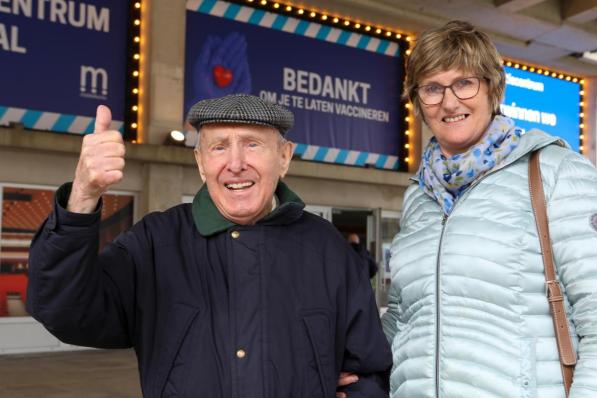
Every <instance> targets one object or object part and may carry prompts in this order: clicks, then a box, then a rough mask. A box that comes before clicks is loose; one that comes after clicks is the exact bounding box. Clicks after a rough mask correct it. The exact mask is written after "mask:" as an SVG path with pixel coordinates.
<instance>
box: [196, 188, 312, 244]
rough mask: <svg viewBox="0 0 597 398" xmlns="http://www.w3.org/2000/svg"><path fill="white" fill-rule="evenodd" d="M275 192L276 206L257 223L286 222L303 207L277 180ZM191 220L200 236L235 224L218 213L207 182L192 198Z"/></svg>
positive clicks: (301, 202)
mask: <svg viewBox="0 0 597 398" xmlns="http://www.w3.org/2000/svg"><path fill="white" fill-rule="evenodd" d="M275 194H276V196H277V198H278V202H279V204H278V206H277V207H276V209H275V210H274V211H273V212H271V213H269V214H268V215H267V216H265V217H263V218H262V219H261V220H259V221H258V222H257V223H258V224H286V223H288V222H291V221H293V220H294V219H296V218H298V216H300V213H301V212H302V209H303V207H305V204H304V203H303V201H302V200H301V198H299V197H298V195H297V194H295V193H294V192H292V191H291V190H290V188H288V186H287V185H286V184H284V183H283V182H282V181H280V182H278V186H277V187H276V192H275ZM193 221H194V222H195V227H196V228H197V230H198V231H199V233H200V234H201V235H202V236H210V235H214V234H216V233H218V232H222V231H225V230H227V229H228V228H230V227H232V226H234V225H236V224H235V223H233V222H232V221H230V220H228V219H227V218H224V216H222V214H220V211H219V210H218V208H217V207H216V205H215V204H214V202H213V200H212V199H211V196H209V192H208V190H207V184H203V186H202V187H201V189H199V192H197V194H196V195H195V199H193Z"/></svg>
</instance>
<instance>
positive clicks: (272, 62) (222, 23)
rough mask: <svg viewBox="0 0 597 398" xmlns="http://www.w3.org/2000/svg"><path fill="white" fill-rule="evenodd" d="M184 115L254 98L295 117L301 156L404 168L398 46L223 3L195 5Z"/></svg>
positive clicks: (198, 0)
mask: <svg viewBox="0 0 597 398" xmlns="http://www.w3.org/2000/svg"><path fill="white" fill-rule="evenodd" d="M187 9H188V12H187V36H186V65H185V67H186V69H185V70H186V73H185V114H186V111H188V109H189V108H190V107H191V106H192V105H193V104H194V103H195V102H197V101H199V100H201V99H205V98H213V97H218V96H222V95H226V94H230V93H250V94H253V95H257V96H260V97H261V98H264V99H266V100H269V101H273V102H277V103H279V104H282V105H285V106H286V107H288V108H289V109H291V110H292V111H293V113H294V114H295V119H296V123H295V127H294V128H293V129H292V130H291V131H290V133H289V134H288V138H289V139H290V140H292V141H294V142H296V143H297V144H299V145H298V147H297V153H298V155H300V156H301V157H302V158H303V159H307V160H315V161H323V162H330V163H341V164H350V165H358V166H366V165H370V166H373V167H378V168H384V169H397V168H398V153H399V148H400V145H401V137H402V132H401V130H402V125H403V124H402V119H403V118H404V115H403V114H402V109H401V101H400V94H401V91H402V79H403V66H402V65H403V59H402V56H401V54H400V49H399V46H398V44H397V43H395V42H390V41H387V40H383V39H379V38H374V37H372V36H368V35H361V34H358V33H353V32H348V31H344V30H341V29H337V28H333V27H330V26H325V25H321V24H318V23H315V22H308V21H305V20H300V19H296V18H293V17H290V16H285V15H282V14H275V13H269V12H264V11H263V10H259V9H255V8H251V7H245V6H241V5H238V4H231V3H228V2H224V1H213V0H189V1H187Z"/></svg>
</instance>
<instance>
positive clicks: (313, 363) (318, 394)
mask: <svg viewBox="0 0 597 398" xmlns="http://www.w3.org/2000/svg"><path fill="white" fill-rule="evenodd" d="M302 318H303V323H304V325H305V330H306V334H307V339H308V341H309V348H310V351H311V352H310V354H311V355H308V356H307V361H308V367H307V369H306V372H307V373H306V380H305V385H304V388H305V389H306V390H305V394H304V396H305V397H309V398H325V397H327V396H330V395H329V394H330V393H329V389H330V380H331V378H332V377H333V363H334V361H333V344H332V338H331V326H330V318H329V314H328V312H327V311H325V310H315V311H309V312H306V313H304V314H303V317H302ZM332 386H335V383H334V384H333V385H332ZM326 394H327V395H326Z"/></svg>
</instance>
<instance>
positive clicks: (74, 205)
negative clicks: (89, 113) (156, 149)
mask: <svg viewBox="0 0 597 398" xmlns="http://www.w3.org/2000/svg"><path fill="white" fill-rule="evenodd" d="M111 122H112V113H111V112H110V109H109V108H108V107H107V106H104V105H100V106H98V107H97V113H96V118H95V128H94V131H93V134H88V135H86V136H85V137H83V145H82V146H81V154H80V156H79V163H78V164H77V169H76V171H75V179H74V181H73V187H72V190H71V194H70V197H69V200H68V206H67V209H68V210H69V211H71V212H75V213H91V212H93V211H94V210H95V208H96V207H97V203H98V201H99V199H100V198H101V196H102V194H103V193H104V192H106V191H107V190H108V188H109V187H110V186H112V185H114V184H116V183H118V182H120V181H121V180H122V177H123V171H124V154H125V146H124V140H123V139H122V134H120V132H118V131H116V130H110V123H111Z"/></svg>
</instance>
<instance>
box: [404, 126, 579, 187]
mask: <svg viewBox="0 0 597 398" xmlns="http://www.w3.org/2000/svg"><path fill="white" fill-rule="evenodd" d="M552 144H557V145H561V146H565V147H569V146H568V144H566V142H565V141H564V140H561V139H559V138H558V137H554V136H551V135H549V134H546V133H545V132H543V131H541V130H539V129H532V130H529V131H528V132H525V133H524V134H523V135H522V137H520V142H519V144H518V146H517V147H516V148H515V149H514V150H513V151H512V152H511V153H510V154H509V155H508V157H506V159H504V161H503V162H502V163H501V164H499V165H497V166H496V167H495V168H494V169H493V170H491V171H489V172H487V173H485V174H484V176H486V175H489V174H491V173H493V172H495V171H497V170H499V169H501V168H503V167H506V166H508V165H509V164H512V163H514V162H516V161H517V160H518V159H520V158H522V157H524V156H526V155H528V154H529V153H531V152H534V151H536V150H538V149H541V148H544V147H546V146H548V145H552ZM410 180H411V181H414V182H416V183H417V184H418V183H419V178H418V175H416V174H415V175H414V176H412V177H411V178H410Z"/></svg>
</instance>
